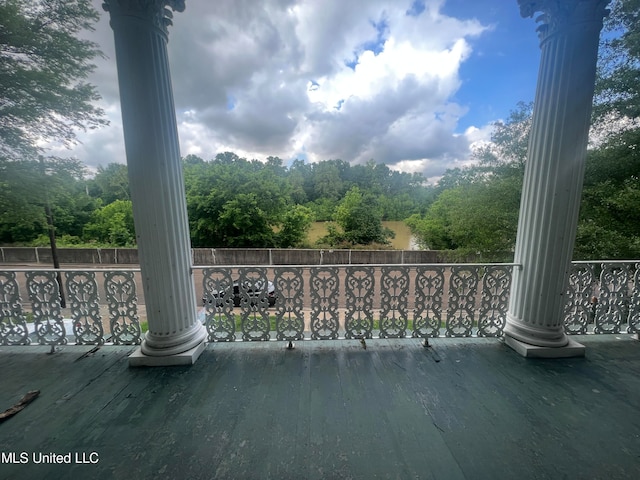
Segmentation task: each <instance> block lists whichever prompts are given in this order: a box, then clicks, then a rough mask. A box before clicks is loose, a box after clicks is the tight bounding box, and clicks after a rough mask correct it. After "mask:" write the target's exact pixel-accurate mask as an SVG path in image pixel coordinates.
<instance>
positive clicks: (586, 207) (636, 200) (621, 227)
mask: <svg viewBox="0 0 640 480" xmlns="http://www.w3.org/2000/svg"><path fill="white" fill-rule="evenodd" d="M638 145H640V129H635V130H627V131H624V132H621V133H619V134H618V135H615V136H613V137H611V138H610V139H609V140H608V141H607V142H606V143H605V144H603V145H602V146H601V147H599V148H598V149H597V150H594V151H592V152H590V153H589V156H588V157H587V168H586V174H585V181H584V188H583V192H582V204H581V209H580V221H579V224H578V233H577V238H576V248H575V254H574V257H575V258H577V259H594V258H599V259H629V258H638V257H639V256H640V213H639V212H640V211H639V210H638V205H640V180H639V179H640V150H639V148H638Z"/></svg>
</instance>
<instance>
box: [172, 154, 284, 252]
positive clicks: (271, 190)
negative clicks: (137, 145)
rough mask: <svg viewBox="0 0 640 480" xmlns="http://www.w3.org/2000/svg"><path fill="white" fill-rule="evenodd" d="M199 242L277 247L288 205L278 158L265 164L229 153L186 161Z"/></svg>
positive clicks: (193, 236) (195, 237)
mask: <svg viewBox="0 0 640 480" xmlns="http://www.w3.org/2000/svg"><path fill="white" fill-rule="evenodd" d="M184 173H185V185H186V195H187V209H188V211H189V222H190V227H191V239H192V244H193V245H194V246H206V247H272V246H274V245H275V243H276V235H275V233H274V230H275V229H277V228H279V227H281V224H282V220H283V218H284V215H285V213H286V211H287V209H288V205H289V188H288V185H287V182H286V180H285V178H284V177H283V173H284V168H283V167H282V165H281V162H280V160H279V159H275V158H272V159H271V160H270V161H269V162H267V163H266V164H265V163H262V162H259V161H257V160H252V161H248V160H246V159H244V158H240V157H238V156H237V155H235V154H233V153H230V152H226V153H223V154H219V155H218V156H216V158H215V160H213V161H211V162H205V161H201V162H200V161H196V159H195V158H194V157H193V156H192V157H191V158H190V159H189V162H187V163H185V164H184Z"/></svg>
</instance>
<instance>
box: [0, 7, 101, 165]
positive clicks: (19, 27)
mask: <svg viewBox="0 0 640 480" xmlns="http://www.w3.org/2000/svg"><path fill="white" fill-rule="evenodd" d="M0 18H1V19H2V21H0V85H2V90H1V93H0V156H3V157H7V158H15V157H24V156H25V155H27V156H30V157H32V158H34V157H35V156H36V154H38V153H41V148H40V147H38V143H39V142H42V141H43V140H44V141H57V142H61V143H63V144H65V145H71V144H73V143H74V141H75V132H74V130H75V129H78V128H87V127H89V128H93V127H98V126H100V125H103V124H104V123H106V122H105V121H104V120H102V115H103V112H102V111H101V110H100V109H99V108H97V107H96V106H95V105H94V101H95V100H97V99H99V98H100V97H99V95H98V94H97V92H96V90H95V88H94V87H93V86H92V85H90V84H89V83H87V82H86V78H87V77H88V75H89V74H90V73H91V72H92V71H93V69H94V65H92V64H91V61H92V59H93V58H94V57H96V56H97V55H101V53H100V51H99V50H98V45H97V44H95V43H92V42H89V41H86V40H81V39H80V38H78V34H79V33H80V32H81V31H82V30H91V29H93V24H94V23H95V22H96V21H97V20H98V13H97V12H96V11H95V9H94V8H93V6H92V4H91V1H90V0H2V1H1V2H0Z"/></svg>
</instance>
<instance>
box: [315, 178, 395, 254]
mask: <svg viewBox="0 0 640 480" xmlns="http://www.w3.org/2000/svg"><path fill="white" fill-rule="evenodd" d="M333 219H334V221H335V222H336V224H337V225H338V226H339V227H340V228H341V230H342V231H338V230H337V229H335V228H332V229H330V230H329V234H328V235H327V236H326V237H325V238H324V239H321V241H326V242H329V243H330V244H332V245H337V244H339V243H342V242H346V243H349V244H351V245H370V244H372V243H378V244H383V245H384V244H388V243H389V239H390V238H393V236H394V233H393V231H391V230H390V229H388V228H385V227H384V226H383V225H382V215H381V213H380V209H379V207H378V205H377V201H376V199H375V197H374V196H373V195H371V194H363V193H362V192H361V190H360V188H359V187H356V186H354V187H351V189H350V190H349V191H348V192H347V194H346V195H345V196H344V198H343V199H342V201H341V202H340V204H339V205H338V208H337V209H336V212H335V214H334V217H333Z"/></svg>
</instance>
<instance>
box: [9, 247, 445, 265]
mask: <svg viewBox="0 0 640 480" xmlns="http://www.w3.org/2000/svg"><path fill="white" fill-rule="evenodd" d="M192 255H193V257H192V258H193V264H194V265H349V264H401V263H405V264H413V263H442V262H444V261H446V259H445V256H444V254H443V252H439V251H433V250H328V249H326V250H312V249H309V250H306V249H275V248H274V249H269V248H194V249H192ZM58 256H59V258H60V263H61V264H62V265H69V264H82V265H85V264H88V265H137V264H138V251H137V250H136V249H135V248H60V249H58ZM0 261H1V262H2V263H5V264H34V263H35V264H43V265H52V263H53V261H52V259H51V250H50V249H48V248H31V247H23V248H18V247H0Z"/></svg>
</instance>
